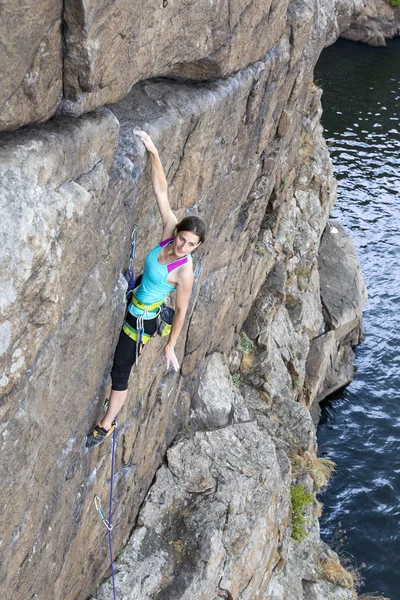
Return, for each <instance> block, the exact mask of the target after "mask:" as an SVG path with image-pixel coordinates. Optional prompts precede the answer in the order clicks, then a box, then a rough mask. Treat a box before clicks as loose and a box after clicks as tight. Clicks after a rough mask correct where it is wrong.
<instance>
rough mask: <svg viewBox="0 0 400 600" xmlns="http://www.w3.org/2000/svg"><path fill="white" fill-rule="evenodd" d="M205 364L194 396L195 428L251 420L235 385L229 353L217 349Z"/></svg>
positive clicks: (193, 424)
mask: <svg viewBox="0 0 400 600" xmlns="http://www.w3.org/2000/svg"><path fill="white" fill-rule="evenodd" d="M203 368H204V372H203V374H202V375H201V376H200V382H199V385H198V386H197V390H196V392H195V393H194V394H193V395H192V399H191V410H190V424H191V426H192V428H195V429H203V428H206V427H222V426H224V425H228V424H229V423H232V422H234V421H238V420H241V421H242V420H246V419H247V420H248V419H249V414H248V412H247V409H246V408H245V406H244V403H243V399H242V398H241V396H240V394H239V393H238V392H237V391H235V389H234V387H233V384H232V377H231V375H230V373H229V369H228V366H227V364H226V359H225V357H224V356H223V355H222V354H220V353H218V352H214V353H213V354H211V355H210V356H208V357H207V358H206V359H205V360H204V366H203Z"/></svg>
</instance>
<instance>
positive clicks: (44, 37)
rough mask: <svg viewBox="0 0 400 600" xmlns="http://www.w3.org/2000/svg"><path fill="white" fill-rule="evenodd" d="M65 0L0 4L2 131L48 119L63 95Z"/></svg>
mask: <svg viewBox="0 0 400 600" xmlns="http://www.w3.org/2000/svg"><path fill="white" fill-rule="evenodd" d="M62 4H63V3H62V1H61V0H40V2H37V1H35V0H26V1H25V2H23V3H21V2H16V3H12V5H9V6H8V7H7V6H6V4H5V3H2V6H1V7H0V39H1V52H0V73H1V86H0V131H4V130H12V129H17V128H18V127H21V126H22V125H25V124H26V123H31V122H37V121H45V120H47V119H49V118H50V117H51V116H52V115H53V114H54V113H55V111H56V109H57V106H58V104H59V102H60V101H61V97H62V39H61V16H62Z"/></svg>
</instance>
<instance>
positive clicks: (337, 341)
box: [301, 221, 367, 422]
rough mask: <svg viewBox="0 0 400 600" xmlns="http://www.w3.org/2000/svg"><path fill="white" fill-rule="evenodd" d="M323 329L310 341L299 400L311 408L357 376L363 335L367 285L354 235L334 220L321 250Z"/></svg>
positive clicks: (313, 411)
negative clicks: (356, 352) (355, 366)
mask: <svg viewBox="0 0 400 600" xmlns="http://www.w3.org/2000/svg"><path fill="white" fill-rule="evenodd" d="M318 269H319V275H320V286H321V302H322V307H323V316H324V332H323V333H322V334H321V335H319V336H317V337H316V338H315V339H313V340H312V341H311V345H310V352H309V355H308V357H307V363H306V377H305V382H304V387H303V389H302V393H301V401H302V402H304V403H305V404H306V406H307V407H308V408H309V409H310V410H311V411H312V413H313V416H314V420H315V422H317V421H318V418H319V414H320V411H319V409H318V403H319V402H321V401H322V400H323V399H324V398H326V397H327V396H329V395H330V394H332V393H333V392H335V391H337V390H338V389H340V388H342V387H345V386H346V385H348V384H349V383H350V382H351V381H353V376H354V369H353V361H354V352H353V350H352V348H353V347H354V346H357V345H358V344H359V343H360V342H361V341H362V338H363V333H362V321H361V319H362V311H363V308H364V306H365V303H366V301H367V290H366V288H365V284H364V281H363V278H362V273H361V268H360V265H359V262H358V258H357V253H356V249H355V247H354V244H353V241H352V239H351V237H350V236H349V235H348V233H346V231H345V229H344V228H343V227H342V226H341V225H340V224H339V223H337V222H334V221H330V222H328V224H327V227H326V229H325V232H324V234H323V236H322V238H321V244H320V248H319V254H318Z"/></svg>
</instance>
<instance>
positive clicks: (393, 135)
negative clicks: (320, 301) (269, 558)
mask: <svg viewBox="0 0 400 600" xmlns="http://www.w3.org/2000/svg"><path fill="white" fill-rule="evenodd" d="M315 81H316V83H317V84H319V85H321V86H322V88H323V91H324V93H323V97H322V105H323V109H324V114H323V118H322V122H323V125H324V127H325V129H326V131H325V137H326V138H327V139H328V140H330V142H331V143H332V148H331V151H332V159H333V164H334V171H335V175H336V177H337V179H338V180H339V190H338V202H337V204H336V206H335V208H334V210H333V214H332V216H333V217H335V218H337V219H338V220H339V221H340V222H341V223H342V224H343V225H344V226H345V227H347V228H348V229H349V230H350V231H351V233H352V236H353V239H354V241H355V244H356V247H357V250H358V255H359V258H360V262H361V266H362V269H363V273H364V278H365V282H366V285H367V288H368V293H369V300H368V303H367V306H366V309H365V313H364V329H365V333H366V336H367V338H366V341H365V342H364V344H362V345H361V346H360V347H359V348H358V349H357V351H356V368H357V374H356V377H355V381H354V382H353V383H352V384H351V385H350V386H349V387H348V388H347V389H346V390H345V391H344V392H343V393H340V394H337V395H336V396H335V397H332V398H331V399H329V401H327V402H325V404H324V407H323V414H322V418H321V422H320V426H319V429H318V442H319V447H320V451H321V453H322V454H327V455H328V456H329V457H330V458H332V459H333V460H334V461H335V462H336V463H337V472H336V476H335V478H334V480H333V481H332V483H331V484H330V486H329V488H328V490H327V491H326V492H325V493H324V494H323V495H322V496H321V500H322V501H323V502H324V505H325V508H324V514H323V518H322V522H321V529H322V536H323V538H324V539H325V540H326V541H328V542H330V541H332V540H333V543H334V544H335V543H338V544H339V546H340V547H341V548H340V549H341V550H342V551H343V552H345V553H348V554H351V555H353V556H354V558H355V561H356V563H357V564H358V565H361V564H362V563H366V567H365V568H363V569H362V571H361V574H362V575H363V577H364V578H365V588H364V589H363V591H368V592H371V591H380V592H381V593H383V594H384V595H385V596H387V597H389V598H390V599H391V600H399V599H400V401H399V400H400V395H399V394H400V391H399V390H400V361H399V350H398V348H399V337H400V336H399V330H400V318H399V315H400V301H399V292H400V274H399V273H400V269H399V265H400V233H399V228H400V103H399V100H400V39H396V40H394V41H392V42H389V44H388V47H387V48H379V49H378V48H369V47H367V46H364V45H361V44H352V43H351V42H346V41H344V40H340V41H339V42H338V43H337V44H335V45H334V46H332V47H330V48H327V49H326V50H325V51H324V53H323V54H322V56H321V59H320V61H319V63H318V65H317V69H316V72H315ZM343 530H346V531H347V533H346V534H343ZM346 536H347V539H346ZM339 539H341V540H342V542H340V541H338V540H339Z"/></svg>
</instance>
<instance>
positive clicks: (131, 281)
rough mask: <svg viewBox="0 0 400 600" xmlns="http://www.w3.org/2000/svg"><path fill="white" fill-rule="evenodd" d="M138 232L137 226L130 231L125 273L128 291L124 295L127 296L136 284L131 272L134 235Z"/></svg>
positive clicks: (134, 243) (132, 271) (133, 274)
mask: <svg viewBox="0 0 400 600" xmlns="http://www.w3.org/2000/svg"><path fill="white" fill-rule="evenodd" d="M137 230H138V226H137V225H134V226H133V229H132V235H131V253H130V256H129V266H128V269H127V270H126V272H125V279H126V281H127V282H128V289H127V291H126V295H127V296H128V295H129V294H130V293H131V292H132V290H133V288H134V287H135V283H136V279H135V272H134V270H133V260H134V258H135V246H136V233H137Z"/></svg>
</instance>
